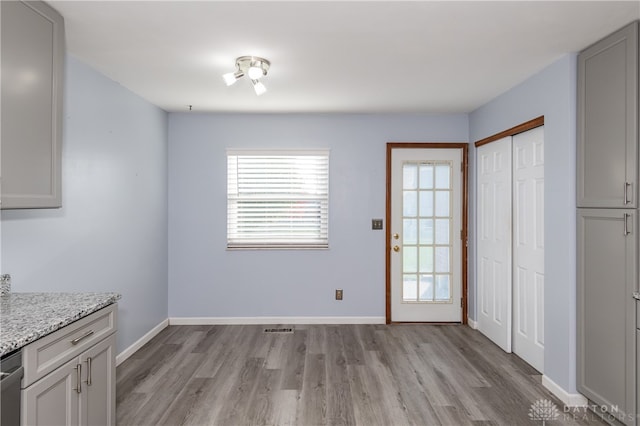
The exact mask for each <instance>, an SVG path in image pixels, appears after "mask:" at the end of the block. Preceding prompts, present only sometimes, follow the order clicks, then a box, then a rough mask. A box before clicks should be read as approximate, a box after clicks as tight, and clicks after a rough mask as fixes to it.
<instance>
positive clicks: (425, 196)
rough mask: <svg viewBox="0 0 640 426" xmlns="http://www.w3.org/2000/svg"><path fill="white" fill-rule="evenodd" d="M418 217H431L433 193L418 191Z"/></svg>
mask: <svg viewBox="0 0 640 426" xmlns="http://www.w3.org/2000/svg"><path fill="white" fill-rule="evenodd" d="M420 216H421V217H429V216H433V191H420Z"/></svg>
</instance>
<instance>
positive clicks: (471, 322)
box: [467, 318, 478, 330]
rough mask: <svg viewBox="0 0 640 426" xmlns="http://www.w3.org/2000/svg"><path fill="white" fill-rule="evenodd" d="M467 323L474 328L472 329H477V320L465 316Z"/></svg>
mask: <svg viewBox="0 0 640 426" xmlns="http://www.w3.org/2000/svg"><path fill="white" fill-rule="evenodd" d="M467 325H468V326H469V327H471V328H472V329H474V330H477V329H478V322H477V321H474V320H472V319H471V318H467Z"/></svg>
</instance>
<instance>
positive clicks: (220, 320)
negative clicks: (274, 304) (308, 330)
mask: <svg viewBox="0 0 640 426" xmlns="http://www.w3.org/2000/svg"><path fill="white" fill-rule="evenodd" d="M385 323H386V319H385V317H173V318H169V324H170V325H252V324H253V325H256V324H258V325H260V324H385Z"/></svg>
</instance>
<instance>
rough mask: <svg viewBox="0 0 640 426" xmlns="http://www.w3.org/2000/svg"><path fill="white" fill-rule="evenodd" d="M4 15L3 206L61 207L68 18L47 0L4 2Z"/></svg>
mask: <svg viewBox="0 0 640 426" xmlns="http://www.w3.org/2000/svg"><path fill="white" fill-rule="evenodd" d="M0 12H1V15H2V17H1V25H0V28H1V31H2V35H1V40H2V46H1V49H0V52H2V57H1V66H2V72H1V74H2V82H1V90H0V96H1V102H2V110H1V121H2V129H1V136H0V138H1V140H2V147H1V150H2V156H1V159H0V167H1V169H0V175H1V176H2V182H1V185H2V186H1V188H0V192H1V194H2V197H1V204H0V206H1V207H2V208H3V209H7V208H45V207H60V205H61V197H60V163H61V139H62V83H63V76H62V74H63V69H64V68H63V60H64V25H63V19H62V17H61V16H60V14H59V13H57V12H56V11H55V10H54V9H53V8H51V7H50V6H48V5H46V4H45V3H44V2H41V1H33V2H20V1H2V2H0Z"/></svg>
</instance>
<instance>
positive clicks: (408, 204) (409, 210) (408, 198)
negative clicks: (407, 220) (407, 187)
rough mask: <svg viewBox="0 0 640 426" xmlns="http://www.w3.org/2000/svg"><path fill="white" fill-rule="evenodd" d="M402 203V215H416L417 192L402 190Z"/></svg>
mask: <svg viewBox="0 0 640 426" xmlns="http://www.w3.org/2000/svg"><path fill="white" fill-rule="evenodd" d="M402 195H403V203H402V215H403V216H417V215H418V193H417V192H416V191H404V194H402Z"/></svg>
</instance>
